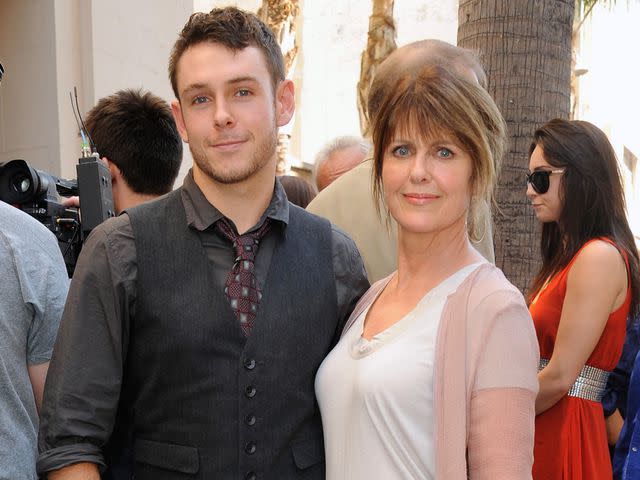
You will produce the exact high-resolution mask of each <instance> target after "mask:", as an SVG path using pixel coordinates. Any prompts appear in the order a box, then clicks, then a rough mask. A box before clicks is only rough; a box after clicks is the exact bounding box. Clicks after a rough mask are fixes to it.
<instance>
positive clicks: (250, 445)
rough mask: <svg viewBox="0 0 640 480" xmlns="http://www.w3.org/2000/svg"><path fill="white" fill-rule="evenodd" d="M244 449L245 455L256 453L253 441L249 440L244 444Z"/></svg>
mask: <svg viewBox="0 0 640 480" xmlns="http://www.w3.org/2000/svg"><path fill="white" fill-rule="evenodd" d="M244 451H245V452H246V453H247V455H253V454H254V453H256V444H255V443H254V442H249V443H247V444H246V445H245V446H244Z"/></svg>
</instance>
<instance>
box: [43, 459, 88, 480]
mask: <svg viewBox="0 0 640 480" xmlns="http://www.w3.org/2000/svg"><path fill="white" fill-rule="evenodd" d="M47 480H100V472H99V470H98V467H97V466H96V464H95V463H76V464H74V465H69V466H68V467H64V468H61V469H60V470H54V471H52V472H49V474H48V475H47Z"/></svg>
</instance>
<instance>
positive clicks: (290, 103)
mask: <svg viewBox="0 0 640 480" xmlns="http://www.w3.org/2000/svg"><path fill="white" fill-rule="evenodd" d="M295 109H296V96H295V89H294V86H293V82H292V81H291V80H288V79H285V80H283V81H282V82H280V85H278V89H277V91H276V124H277V125H278V126H279V127H282V126H284V125H286V124H287V123H289V121H290V120H291V118H292V117H293V113H294V111H295Z"/></svg>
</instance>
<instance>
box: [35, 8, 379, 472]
mask: <svg viewBox="0 0 640 480" xmlns="http://www.w3.org/2000/svg"><path fill="white" fill-rule="evenodd" d="M169 73H170V77H171V81H172V86H173V89H174V92H175V94H176V97H177V99H178V100H177V101H176V102H174V103H173V105H172V108H173V112H174V116H175V118H176V123H177V125H178V129H179V131H180V135H181V136H182V138H183V140H184V141H186V142H188V143H189V147H190V149H191V153H192V155H193V158H194V166H193V170H192V173H191V174H190V175H188V176H187V177H186V179H185V183H184V185H183V187H182V188H180V189H178V190H176V191H174V192H172V193H170V194H169V195H167V196H165V197H163V198H162V199H160V200H157V201H155V202H150V203H146V204H143V205H140V206H138V207H136V208H134V209H131V210H128V211H127V212H126V214H125V215H121V216H120V217H118V218H116V219H113V220H110V221H108V222H106V223H104V224H103V225H101V226H100V227H98V228H97V229H96V230H94V232H93V234H92V237H91V239H90V240H89V242H88V243H87V244H86V245H85V247H84V249H83V255H82V257H81V259H80V261H79V263H78V267H77V268H76V273H75V276H74V279H73V282H72V287H71V292H70V298H69V301H68V304H67V307H66V311H65V316H64V318H63V321H62V326H61V332H60V335H59V341H58V343H57V344H56V349H55V352H54V358H53V361H52V366H51V370H50V371H51V374H50V380H49V381H48V382H47V388H46V391H45V401H44V409H43V421H42V428H41V432H40V433H41V435H40V451H41V454H40V458H39V463H38V469H39V472H40V473H41V474H45V473H48V478H50V479H60V478H64V479H72V478H82V479H94V478H99V477H98V467H99V466H105V465H107V464H109V463H110V462H111V464H118V465H120V464H121V463H122V460H121V459H120V458H119V455H118V453H117V452H119V451H120V450H122V448H121V447H120V446H118V445H114V444H117V443H118V442H120V441H121V438H122V437H123V436H124V437H127V438H128V441H127V442H126V444H127V445H126V446H127V449H128V450H129V451H130V453H131V456H132V459H131V462H130V466H129V467H128V468H129V469H130V473H132V474H133V475H134V476H135V478H136V479H138V480H140V479H142V480H144V479H154V480H155V479H174V478H175V479H178V478H197V479H211V478H246V479H256V478H308V479H322V478H324V458H323V456H324V452H323V442H322V428H321V423H320V415H319V412H318V408H317V405H316V400H315V395H314V390H313V388H314V377H315V372H316V370H317V368H318V366H319V364H320V362H321V361H322V359H323V358H324V356H325V355H326V354H327V353H328V351H329V350H330V348H331V347H332V346H333V344H334V343H335V341H336V339H337V338H338V337H339V335H340V332H341V329H342V326H343V324H344V322H345V320H346V318H347V317H348V315H349V313H350V311H351V309H352V308H353V306H354V304H355V302H356V301H357V299H358V298H359V297H360V296H361V295H362V293H363V292H364V291H365V290H366V288H367V287H368V282H367V280H366V277H365V274H364V268H363V265H362V261H361V259H360V256H359V254H358V251H357V249H356V247H355V244H354V243H353V242H352V241H351V240H350V239H349V238H348V237H346V236H345V235H344V234H342V233H341V232H339V231H337V230H335V229H333V228H332V227H331V225H330V224H329V222H327V221H325V220H322V219H320V218H318V217H315V216H313V215H310V214H308V213H306V212H305V211H304V210H302V209H299V208H297V207H294V206H292V205H291V204H289V203H288V202H287V201H286V197H285V195H284V193H283V190H282V187H281V186H280V184H279V183H278V182H276V181H275V167H276V150H275V147H276V136H277V129H278V127H279V126H282V125H284V124H286V123H287V122H288V121H289V120H290V118H291V116H292V115H293V110H294V92H293V85H292V83H291V82H290V81H288V80H286V79H285V78H284V67H283V59H282V53H281V52H280V48H279V46H278V44H277V42H276V40H275V38H274V36H273V34H272V32H271V31H270V30H269V29H268V28H267V27H266V26H265V25H264V24H263V23H262V22H260V21H259V20H258V19H257V17H255V15H252V14H249V13H245V12H242V11H240V10H237V9H236V8H225V9H214V10H212V11H211V12H210V13H208V14H203V13H197V14H194V15H192V17H191V18H190V20H189V21H188V22H187V24H186V25H185V27H184V29H183V31H182V33H181V34H180V36H179V38H178V40H177V42H176V44H175V45H174V48H173V52H172V55H171V60H170V66H169ZM256 249H257V253H255V250H256ZM114 425H115V428H116V433H113V434H112V430H113V428H114ZM122 430H124V435H122V434H121V431H122ZM110 440H111V442H110ZM109 442H110V444H109V445H108V447H109V448H108V449H105V446H106V445H107V443H109ZM106 450H108V451H109V452H116V453H115V454H114V455H115V458H116V460H110V459H109V458H105V452H106ZM109 455H110V454H109ZM113 462H115V463H113ZM128 474H129V473H128ZM127 478H129V477H127Z"/></svg>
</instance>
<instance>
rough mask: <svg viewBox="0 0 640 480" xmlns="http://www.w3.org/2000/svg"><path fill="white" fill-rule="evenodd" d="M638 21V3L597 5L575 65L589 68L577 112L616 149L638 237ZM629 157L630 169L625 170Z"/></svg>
mask: <svg viewBox="0 0 640 480" xmlns="http://www.w3.org/2000/svg"><path fill="white" fill-rule="evenodd" d="M639 25H640V2H637V1H632V2H618V3H617V4H616V5H615V6H613V7H611V8H609V7H605V6H602V5H598V6H596V7H595V8H594V10H593V12H592V15H591V19H590V21H588V22H586V23H585V28H584V31H583V32H581V34H582V38H581V49H580V50H581V52H580V57H579V63H580V65H578V67H582V68H587V69H588V70H589V71H588V72H587V73H586V74H584V75H583V76H582V77H580V80H579V81H580V108H579V110H578V112H579V113H578V116H579V118H581V119H584V120H588V121H590V122H592V123H594V124H596V125H597V126H599V127H600V128H602V129H603V130H604V131H605V132H606V133H607V135H608V136H609V139H610V140H611V142H612V144H613V146H614V148H615V150H616V154H617V156H618V160H619V161H620V164H621V165H620V169H621V170H622V172H623V175H624V177H625V192H626V194H627V209H628V216H629V222H630V224H631V228H632V229H633V231H634V233H635V234H636V238H640V165H638V163H640V162H638V161H637V158H640V135H639V131H638V128H639V122H638V114H639V113H640V94H638V78H640V64H638V62H637V61H636V60H634V58H636V55H637V52H636V50H637V47H638V45H640V29H639V28H638V26H639ZM625 157H626V160H627V161H626V162H625ZM634 157H635V159H636V160H635V172H634V171H632V170H631V168H630V167H632V168H633V167H634Z"/></svg>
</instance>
